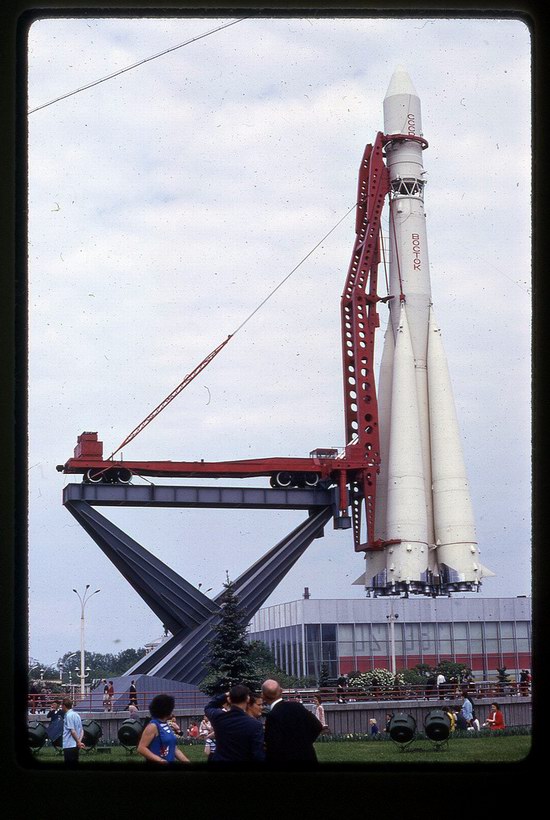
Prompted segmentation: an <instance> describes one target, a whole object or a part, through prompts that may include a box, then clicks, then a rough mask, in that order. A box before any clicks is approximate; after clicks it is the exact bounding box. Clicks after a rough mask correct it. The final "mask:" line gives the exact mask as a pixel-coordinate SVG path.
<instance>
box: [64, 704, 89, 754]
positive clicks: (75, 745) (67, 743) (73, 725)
mask: <svg viewBox="0 0 550 820" xmlns="http://www.w3.org/2000/svg"><path fill="white" fill-rule="evenodd" d="M62 708H63V714H64V719H63V757H64V759H65V763H66V764H67V765H68V766H75V765H76V763H78V752H79V750H80V749H84V748H85V747H84V744H83V743H82V737H83V735H84V730H83V729H82V720H81V719H80V715H79V714H78V712H75V711H74V709H73V702H72V700H71V699H70V698H65V699H64V700H63V706H62Z"/></svg>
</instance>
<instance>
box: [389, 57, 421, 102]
mask: <svg viewBox="0 0 550 820" xmlns="http://www.w3.org/2000/svg"><path fill="white" fill-rule="evenodd" d="M396 94H412V95H414V96H415V97H418V94H417V91H416V88H415V87H414V85H413V84H412V80H411V78H410V77H409V75H408V73H407V71H406V70H405V69H404V68H403V66H401V65H399V66H397V68H396V69H395V71H394V72H393V75H392V78H391V80H390V84H389V86H388V90H387V91H386V96H385V97H384V99H387V98H388V97H393V96H394V95H396Z"/></svg>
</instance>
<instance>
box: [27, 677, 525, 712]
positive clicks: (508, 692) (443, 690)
mask: <svg viewBox="0 0 550 820" xmlns="http://www.w3.org/2000/svg"><path fill="white" fill-rule="evenodd" d="M161 691H162V690H160V689H151V690H149V691H142V692H138V693H137V695H136V706H137V709H138V711H139V712H148V710H149V703H150V702H151V700H152V698H153V697H154V696H155V695H158V694H160V692H161ZM464 692H466V693H467V694H469V695H471V696H472V698H474V699H476V698H481V699H485V698H494V699H495V700H497V701H498V698H499V697H508V696H518V697H528V696H529V695H530V694H531V687H530V686H529V685H527V684H523V683H516V682H514V681H512V682H510V683H501V682H500V681H495V680H487V681H476V682H474V683H469V684H467V683H458V684H455V683H445V684H443V685H441V686H439V687H438V686H429V685H426V684H423V685H409V684H402V685H399V686H370V687H368V688H367V689H366V690H365V689H353V688H352V687H348V688H340V687H337V686H327V687H320V688H309V689H296V688H293V689H285V690H284V693H283V697H284V698H285V699H287V700H300V701H301V702H302V703H304V704H313V702H314V697H315V696H316V695H317V696H320V697H321V701H322V702H323V703H324V704H327V703H373V702H377V701H400V700H434V701H435V700H449V701H453V702H454V701H457V700H459V699H460V698H461V696H462V695H463V693H464ZM66 694H67V693H63V692H60V693H56V692H52V693H38V694H30V695H28V700H27V703H28V711H29V713H31V714H44V713H46V712H48V711H49V710H50V708H51V703H52V701H53V700H58V701H61V700H62V699H63V697H65V696H66ZM169 694H171V695H172V696H173V698H174V700H175V709H176V710H181V709H183V710H187V711H189V710H193V711H194V712H196V714H197V715H202V714H203V711H204V706H205V704H206V703H208V701H209V700H210V698H209V696H208V695H205V694H203V693H202V692H199V691H195V692H193V691H191V692H190V691H188V690H181V691H177V690H175V691H171V692H170V693H169ZM73 700H74V703H75V706H76V707H77V709H78V710H79V711H81V712H103V713H109V712H115V713H116V712H128V705H129V702H130V696H129V694H128V693H127V692H124V693H121V694H118V695H117V694H116V693H115V695H114V697H113V700H112V704H111V706H110V707H109V706H108V705H104V703H103V692H99V691H98V690H97V689H96V690H92V692H89V693H88V694H87V695H85V696H84V697H83V698H82V697H81V696H80V693H77V694H75V695H74V697H73Z"/></svg>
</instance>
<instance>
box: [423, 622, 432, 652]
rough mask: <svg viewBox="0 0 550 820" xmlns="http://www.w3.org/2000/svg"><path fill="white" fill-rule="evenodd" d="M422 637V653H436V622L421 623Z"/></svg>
mask: <svg viewBox="0 0 550 820" xmlns="http://www.w3.org/2000/svg"><path fill="white" fill-rule="evenodd" d="M420 639H421V642H422V644H421V645H422V654H423V655H435V624H421V625H420Z"/></svg>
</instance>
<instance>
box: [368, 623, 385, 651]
mask: <svg viewBox="0 0 550 820" xmlns="http://www.w3.org/2000/svg"><path fill="white" fill-rule="evenodd" d="M371 651H372V655H373V656H374V657H375V658H376V657H380V656H383V657H385V658H387V657H388V626H387V624H371Z"/></svg>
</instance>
